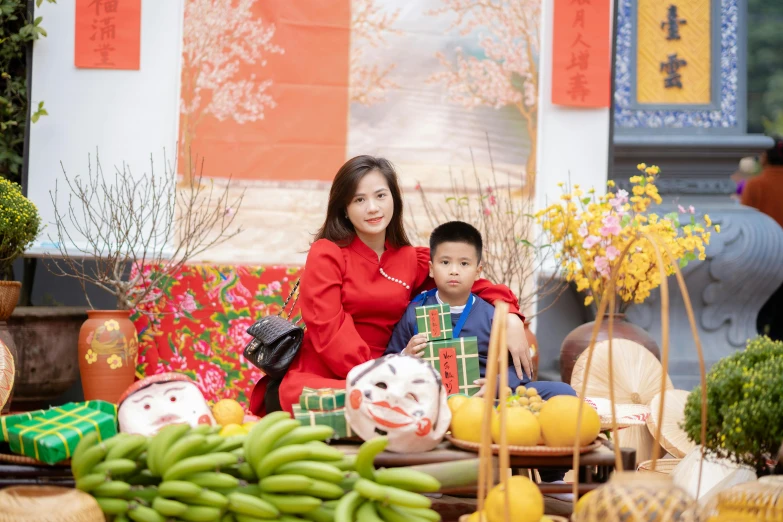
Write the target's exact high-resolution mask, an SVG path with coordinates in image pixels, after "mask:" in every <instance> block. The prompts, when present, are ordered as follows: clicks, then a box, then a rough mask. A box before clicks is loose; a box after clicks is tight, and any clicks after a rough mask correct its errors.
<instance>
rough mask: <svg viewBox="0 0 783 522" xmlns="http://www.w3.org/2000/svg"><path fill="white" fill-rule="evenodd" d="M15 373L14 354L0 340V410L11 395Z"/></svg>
mask: <svg viewBox="0 0 783 522" xmlns="http://www.w3.org/2000/svg"><path fill="white" fill-rule="evenodd" d="M15 373H16V369H15V364H14V356H13V355H12V354H11V350H9V349H8V347H7V346H6V345H5V343H4V342H3V341H0V410H2V409H3V408H4V407H5V403H6V402H8V399H9V398H10V397H11V390H13V389H14V375H15Z"/></svg>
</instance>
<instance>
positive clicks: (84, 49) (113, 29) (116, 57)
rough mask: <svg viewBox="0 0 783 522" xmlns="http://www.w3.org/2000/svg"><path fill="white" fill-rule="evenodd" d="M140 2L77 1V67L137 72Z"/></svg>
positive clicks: (75, 49) (122, 0)
mask: <svg viewBox="0 0 783 522" xmlns="http://www.w3.org/2000/svg"><path fill="white" fill-rule="evenodd" d="M140 55H141V0H76V42H75V45H74V64H75V65H76V67H85V68H90V69H129V70H138V69H139V62H140Z"/></svg>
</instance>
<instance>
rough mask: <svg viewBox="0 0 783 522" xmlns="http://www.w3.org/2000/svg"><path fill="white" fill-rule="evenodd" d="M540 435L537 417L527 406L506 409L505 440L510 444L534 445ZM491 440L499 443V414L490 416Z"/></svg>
mask: <svg viewBox="0 0 783 522" xmlns="http://www.w3.org/2000/svg"><path fill="white" fill-rule="evenodd" d="M540 437H541V426H540V425H539V424H538V419H536V416H535V415H533V414H532V413H531V412H530V410H528V409H527V408H508V409H507V410H506V441H507V442H508V444H509V445H511V446H535V445H537V444H538V439H539V438H540ZM492 440H493V441H495V444H500V415H499V414H498V415H495V416H493V417H492Z"/></svg>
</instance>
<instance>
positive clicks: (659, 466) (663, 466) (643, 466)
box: [636, 459, 682, 475]
mask: <svg viewBox="0 0 783 522" xmlns="http://www.w3.org/2000/svg"><path fill="white" fill-rule="evenodd" d="M680 462H682V459H660V460H658V461H657V462H656V464H655V469H652V460H645V461H644V462H640V463H639V465H638V466H637V467H636V471H638V472H640V473H657V474H659V475H670V474H671V472H672V471H674V468H676V467H677V465H678V464H679V463H680Z"/></svg>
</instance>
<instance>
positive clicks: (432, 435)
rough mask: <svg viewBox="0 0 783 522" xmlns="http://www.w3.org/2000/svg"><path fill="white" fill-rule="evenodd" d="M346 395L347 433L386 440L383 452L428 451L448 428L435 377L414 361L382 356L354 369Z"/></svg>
mask: <svg viewBox="0 0 783 522" xmlns="http://www.w3.org/2000/svg"><path fill="white" fill-rule="evenodd" d="M346 394H347V396H348V397H347V398H348V401H349V403H348V404H347V405H346V406H347V407H346V409H345V411H346V417H347V418H348V422H349V423H350V424H351V429H353V430H354V431H355V432H356V433H357V434H358V435H359V436H360V437H361V438H363V439H364V440H368V439H371V438H373V437H377V436H379V435H386V436H388V438H389V446H388V447H387V448H386V449H387V450H388V451H394V452H398V453H403V452H404V453H419V452H423V451H429V450H431V449H433V448H434V447H435V446H437V445H438V444H439V443H440V441H441V440H443V436H444V435H445V433H446V430H447V429H448V427H449V423H450V422H451V411H450V410H449V408H448V405H447V404H446V390H445V388H444V387H443V385H442V383H441V379H440V376H439V375H438V374H437V373H436V372H435V370H434V368H433V367H432V366H431V365H430V364H429V363H427V362H426V361H422V360H421V359H418V358H416V357H409V356H407V355H396V354H395V355H387V356H385V357H381V358H380V359H374V360H372V361H367V362H366V363H363V364H360V365H359V366H356V367H355V368H353V369H352V370H351V371H350V372H348V378H347V380H346Z"/></svg>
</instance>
